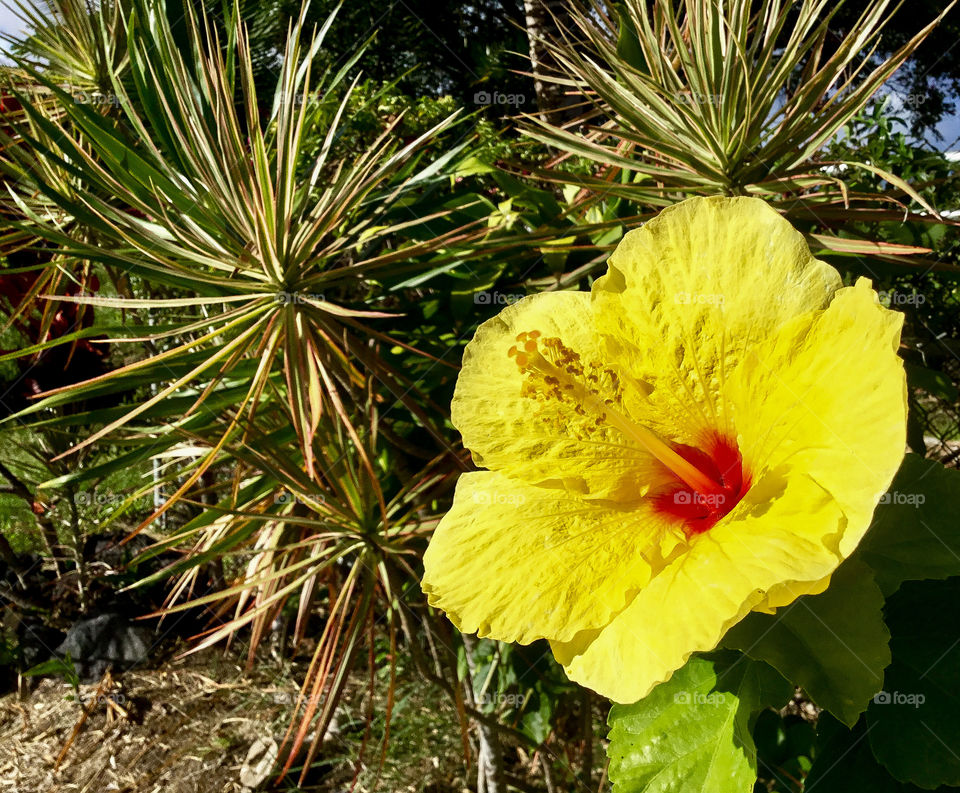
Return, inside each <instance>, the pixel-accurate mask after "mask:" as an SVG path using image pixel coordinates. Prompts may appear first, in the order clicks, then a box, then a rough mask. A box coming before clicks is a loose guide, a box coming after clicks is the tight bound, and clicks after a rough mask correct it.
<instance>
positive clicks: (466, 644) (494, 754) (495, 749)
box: [463, 634, 507, 793]
mask: <svg viewBox="0 0 960 793" xmlns="http://www.w3.org/2000/svg"><path fill="white" fill-rule="evenodd" d="M476 643H477V640H476V638H475V637H473V636H468V635H467V634H463V649H464V651H465V653H464V654H465V655H466V657H467V669H468V670H469V679H468V680H467V681H466V684H467V685H466V690H467V695H468V697H469V702H470V704H471V705H472V706H473V707H475V708H477V709H478V710H479V709H480V706H481V704H482V703H479V702H476V701H475V699H474V693H473V686H472V681H473V676H474V671H475V667H476V665H475V663H474V660H473V652H474V648H475V647H476ZM477 742H478V744H479V747H480V751H479V752H478V753H477V755H478V756H477V793H506V791H507V785H506V781H505V779H504V770H503V751H502V749H501V747H500V738H499V737H498V736H497V731H496V730H495V729H493V727H491V726H490V725H489V724H484V723H483V722H478V723H477Z"/></svg>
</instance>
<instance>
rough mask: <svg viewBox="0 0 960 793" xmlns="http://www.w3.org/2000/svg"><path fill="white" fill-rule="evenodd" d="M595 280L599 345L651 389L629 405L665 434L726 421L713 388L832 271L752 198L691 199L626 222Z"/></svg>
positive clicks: (812, 297)
mask: <svg viewBox="0 0 960 793" xmlns="http://www.w3.org/2000/svg"><path fill="white" fill-rule="evenodd" d="M609 264H610V268H609V271H608V273H607V274H606V275H604V276H603V277H602V278H600V279H598V280H597V282H596V283H595V284H594V287H593V298H594V314H595V316H596V323H597V327H598V329H599V330H600V331H601V332H602V333H603V334H604V335H605V338H606V340H607V344H608V356H609V357H610V358H612V359H614V360H617V361H619V362H621V365H622V366H623V368H624V369H625V370H626V375H629V376H632V377H633V378H634V379H635V380H638V381H643V382H645V383H647V384H648V385H649V386H650V387H651V388H652V393H650V394H649V396H646V395H645V396H644V401H645V403H646V407H645V408H640V407H638V406H636V405H631V410H632V412H633V413H634V414H635V415H637V416H638V418H640V414H641V411H642V414H643V415H642V419H643V420H644V421H645V423H646V424H647V425H648V426H650V427H651V428H652V429H653V430H654V431H656V432H658V433H660V434H661V435H662V436H663V437H667V438H670V439H673V440H678V441H680V442H684V443H690V442H695V441H696V440H698V435H700V434H702V432H703V431H708V430H712V429H718V428H719V429H720V430H721V431H724V432H731V430H732V427H731V426H730V422H731V417H730V416H729V414H728V412H727V411H726V410H725V406H724V404H723V402H722V400H721V399H719V396H718V395H719V391H720V389H721V386H722V383H723V381H724V380H725V378H726V376H727V374H728V373H729V372H731V371H732V370H733V368H734V367H735V366H736V365H737V363H738V362H739V361H740V360H741V359H742V358H743V356H744V353H745V351H746V350H748V349H749V348H750V347H751V346H752V345H754V344H756V343H757V342H758V341H761V340H763V339H765V338H767V337H768V336H769V335H771V334H772V333H774V332H775V331H776V329H777V328H778V327H780V325H782V324H783V323H784V322H786V321H787V320H789V319H790V318H792V317H794V316H796V315H797V314H801V313H806V312H808V311H811V310H814V309H819V308H822V307H823V306H825V305H826V304H827V303H828V302H829V300H830V297H831V295H832V294H833V292H834V291H835V290H836V289H837V288H839V287H840V285H841V282H840V278H839V276H838V274H837V272H836V271H835V270H834V269H833V268H832V267H830V266H829V265H827V264H825V263H824V262H821V261H818V260H817V259H815V258H814V257H813V256H812V255H811V253H810V250H809V248H808V247H807V244H806V242H805V240H804V239H803V236H802V235H801V234H800V233H799V232H797V231H796V230H795V229H794V228H793V227H792V226H791V225H790V224H789V222H787V221H786V220H784V219H783V218H782V217H781V216H780V215H779V214H777V212H776V211H774V210H773V209H771V208H770V207H769V206H768V205H767V204H765V203H764V202H763V201H761V200H759V199H755V198H722V197H714V198H692V199H689V200H687V201H683V202H681V203H679V204H676V205H675V206H672V207H670V208H668V209H665V210H664V211H663V212H661V213H660V215H658V216H657V217H656V218H654V219H653V220H651V221H650V222H648V223H647V224H646V225H644V226H643V227H642V228H640V229H637V230H635V231H631V232H630V233H628V234H627V235H626V236H625V237H624V238H623V241H622V242H621V243H620V245H619V246H618V247H617V249H616V251H615V252H614V253H613V254H612V255H611V256H610V263H609Z"/></svg>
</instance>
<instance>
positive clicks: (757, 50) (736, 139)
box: [525, 0, 952, 256]
mask: <svg viewBox="0 0 960 793" xmlns="http://www.w3.org/2000/svg"><path fill="white" fill-rule="evenodd" d="M840 5H841V3H838V2H830V0H803V2H801V3H792V2H786V0H763V2H761V3H753V2H750V0H732V1H731V2H718V1H717V0H657V1H656V2H652V3H650V2H647V1H646V0H626V2H624V3H620V4H616V5H614V4H609V3H605V2H600V1H599V0H591V2H589V3H587V4H585V5H584V6H582V7H577V8H574V9H573V10H572V12H571V16H570V19H571V20H572V21H570V22H568V25H567V27H566V28H565V29H564V33H563V38H562V39H561V40H557V41H552V42H548V46H549V47H550V49H551V52H552V54H553V56H554V58H555V60H556V62H557V63H558V64H559V68H560V72H559V73H557V74H554V75H553V77H552V79H553V80H554V81H555V82H557V83H558V84H560V85H561V86H563V87H564V88H565V89H566V90H568V91H571V92H574V93H576V94H579V95H581V97H582V100H583V102H584V103H585V106H586V107H588V108H589V110H587V111H586V113H585V115H584V117H583V118H581V119H580V120H579V122H578V123H577V124H572V125H567V126H566V127H557V126H553V125H550V124H548V123H546V122H544V121H542V120H541V119H538V118H536V117H533V116H531V117H528V118H527V119H526V124H525V130H526V133H527V134H528V135H530V136H531V137H533V138H535V139H537V140H539V141H542V142H545V143H547V144H550V145H552V146H556V147H557V148H559V149H561V150H562V151H564V152H566V153H567V154H569V155H577V156H580V157H584V158H586V159H588V160H592V161H593V162H595V163H597V164H598V165H599V166H600V168H601V172H599V173H597V174H596V175H594V176H586V177H582V178H579V179H578V180H577V184H578V185H579V186H581V187H583V188H585V190H586V192H588V193H590V194H592V195H594V196H595V197H598V198H603V197H612V196H620V197H623V198H626V199H628V200H630V201H633V202H635V203H636V204H638V205H640V206H641V207H663V206H668V205H670V204H672V203H674V202H675V201H677V200H679V199H681V198H684V197H687V196H689V195H711V194H724V195H754V196H760V197H762V198H765V199H766V200H768V201H770V202H771V204H773V205H774V206H775V207H777V208H778V209H779V210H780V211H782V212H784V213H785V214H787V215H789V216H790V217H791V219H793V220H794V221H795V222H799V223H802V224H805V225H807V226H810V224H811V222H815V223H817V224H819V225H820V226H821V227H824V230H825V231H826V233H818V234H816V235H814V236H813V241H814V242H815V244H816V245H817V246H818V247H819V248H821V249H826V250H830V251H833V252H837V253H854V254H866V255H880V256H902V255H909V254H913V253H917V252H922V251H923V250H925V249H917V248H911V247H909V246H897V245H890V244H883V243H879V242H875V241H871V240H860V239H850V238H846V237H843V236H841V235H840V234H838V233H836V228H837V227H838V226H842V224H843V222H844V221H845V220H850V219H854V218H856V219H858V220H864V219H866V220H878V221H883V220H891V219H898V218H902V217H903V214H904V211H906V210H907V209H908V208H909V207H910V205H911V204H912V205H913V208H914V209H922V210H925V211H926V212H927V213H928V214H927V215H926V216H925V217H927V219H933V220H936V219H937V215H936V212H935V211H934V210H933V208H932V207H930V206H929V205H928V204H927V203H926V202H925V201H924V200H923V198H922V197H921V196H920V195H919V194H918V193H917V191H915V190H914V189H913V188H912V187H911V186H910V185H908V184H907V183H906V182H905V181H904V180H903V179H900V178H899V177H897V176H896V175H895V174H890V173H886V172H883V171H881V170H880V169H878V168H877V167H876V166H874V165H872V164H870V163H864V162H830V161H827V160H826V159H825V158H824V157H823V154H822V151H823V149H824V147H825V145H826V144H827V143H828V142H829V141H831V140H832V139H834V138H835V137H836V136H837V135H838V134H839V133H840V132H841V130H843V129H844V128H845V127H846V125H848V124H849V123H850V121H851V120H852V119H853V118H854V117H855V116H856V115H857V114H858V113H860V112H861V111H862V110H863V108H864V107H865V106H866V105H867V103H868V102H869V101H870V99H871V97H872V96H874V94H875V93H876V92H877V91H878V90H879V89H880V88H881V87H882V86H883V85H884V83H885V82H886V81H887V80H889V79H890V77H891V76H892V75H893V73H894V72H895V71H896V70H897V68H898V67H899V66H901V65H902V64H903V62H904V61H905V60H906V59H907V58H908V57H909V56H910V54H911V53H912V52H913V51H914V50H915V49H916V48H917V47H918V46H919V45H920V44H921V42H922V41H923V40H924V38H925V37H926V36H927V35H928V34H929V33H930V31H931V30H932V29H933V27H934V26H935V25H936V24H937V22H938V21H939V19H940V18H942V15H941V17H940V18H938V19H936V20H932V21H931V22H930V24H928V25H927V26H926V27H924V28H923V29H922V30H920V31H919V32H918V33H917V34H916V35H915V36H914V37H913V38H911V39H910V40H909V41H908V42H907V43H906V44H904V45H903V46H902V47H901V48H900V49H898V50H897V51H896V52H894V53H892V54H890V55H889V56H888V57H880V55H879V53H878V44H879V37H880V34H881V32H882V30H883V27H884V24H885V22H886V19H887V18H888V13H889V11H890V6H891V3H890V2H889V0H873V2H871V3H869V4H868V5H867V7H866V8H865V10H864V12H863V14H862V16H861V17H860V19H859V20H858V22H857V23H856V24H855V25H854V26H853V27H852V29H851V30H849V31H846V34H845V35H844V36H843V37H842V39H839V40H838V39H837V37H836V36H835V35H832V34H833V33H834V31H833V30H832V29H831V20H832V18H833V15H834V14H835V12H836V10H837V8H838V7H839V6H840ZM951 5H952V4H951ZM947 10H949V9H945V10H944V12H943V13H946V11H947ZM583 124H586V128H585V132H584V130H583V127H582V125H583ZM582 132H583V134H581V133H582ZM847 168H853V169H866V170H868V171H871V172H873V173H875V174H878V175H879V176H881V177H882V178H883V179H884V180H885V181H886V183H887V185H888V188H889V189H888V190H887V191H886V192H877V193H860V194H856V193H853V192H851V191H850V190H848V189H847V187H846V185H845V184H844V182H843V180H842V179H841V178H840V175H841V174H842V171H843V169H847ZM541 175H542V176H546V177H547V178H549V179H551V180H554V181H564V179H566V180H567V181H570V179H569V176H566V175H565V174H563V173H557V172H551V171H544V172H541ZM891 203H892V204H894V205H895V208H891V206H890V204H891ZM884 204H886V206H884ZM916 217H918V218H922V217H924V216H923V215H916Z"/></svg>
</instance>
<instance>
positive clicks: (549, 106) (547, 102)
mask: <svg viewBox="0 0 960 793" xmlns="http://www.w3.org/2000/svg"><path fill="white" fill-rule="evenodd" d="M565 2H569V0H523V11H524V15H525V17H526V25H527V40H528V41H529V42H530V67H531V71H532V72H533V87H534V90H535V91H536V94H537V110H538V111H539V114H540V118H541V119H542V120H543V121H549V122H551V123H554V124H559V123H561V122H562V121H563V120H564V116H565V115H567V113H568V108H569V106H570V104H571V100H570V97H568V96H566V95H565V93H564V88H563V86H560V85H557V84H556V83H553V82H551V81H550V80H549V79H547V78H548V77H549V75H551V74H556V73H557V61H556V59H555V58H554V57H553V54H552V53H551V52H550V48H549V46H548V44H547V43H548V42H551V41H557V40H558V39H559V38H560V26H559V24H558V21H559V20H561V19H562V18H563V14H564V13H565V8H566V6H565Z"/></svg>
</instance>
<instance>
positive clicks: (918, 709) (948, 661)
mask: <svg viewBox="0 0 960 793" xmlns="http://www.w3.org/2000/svg"><path fill="white" fill-rule="evenodd" d="M886 615H887V624H888V625H889V626H890V632H891V634H892V637H891V639H890V647H891V649H892V651H893V663H892V664H891V665H890V667H889V668H888V669H887V674H886V683H885V686H884V689H885V690H884V691H882V692H881V693H879V694H877V696H876V697H874V701H873V703H871V705H870V708H869V710H868V711H867V729H868V734H869V738H870V746H871V747H872V748H873V753H874V754H875V755H876V757H877V759H878V760H879V761H880V763H881V764H882V765H883V766H884V767H885V768H886V769H887V770H888V771H889V772H890V773H891V774H892V775H893V776H894V777H895V778H896V779H898V780H900V781H901V782H909V783H912V784H914V785H918V786H919V787H922V788H927V789H930V788H935V787H937V786H938V785H954V786H956V785H960V756H958V750H960V719H958V718H957V714H958V713H960V641H958V640H957V625H958V624H960V578H951V579H948V580H946V581H922V582H920V581H917V582H910V583H907V584H904V585H903V587H902V588H901V589H900V591H899V592H897V593H896V594H895V595H893V596H892V597H891V598H890V599H889V600H888V601H887V608H886Z"/></svg>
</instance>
